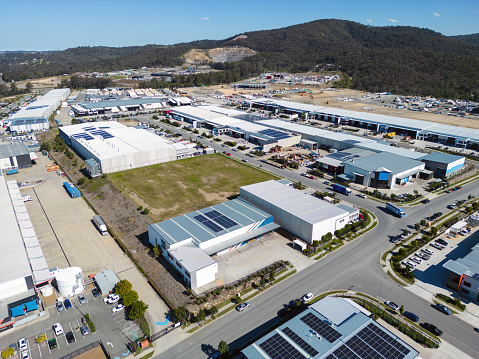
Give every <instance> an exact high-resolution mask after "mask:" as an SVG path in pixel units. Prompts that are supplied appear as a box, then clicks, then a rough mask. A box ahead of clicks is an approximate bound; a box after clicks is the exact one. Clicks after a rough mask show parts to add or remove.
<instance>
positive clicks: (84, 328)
mask: <svg viewBox="0 0 479 359" xmlns="http://www.w3.org/2000/svg"><path fill="white" fill-rule="evenodd" d="M80 332H81V334H82V335H83V336H85V335H87V334H88V333H90V331H89V330H88V327H87V326H86V325H82V326H81V327H80Z"/></svg>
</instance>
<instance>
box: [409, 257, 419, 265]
mask: <svg viewBox="0 0 479 359" xmlns="http://www.w3.org/2000/svg"><path fill="white" fill-rule="evenodd" d="M410 259H411V260H412V261H413V262H414V263H417V264H421V263H422V260H421V259H419V258H416V257H411V258H410Z"/></svg>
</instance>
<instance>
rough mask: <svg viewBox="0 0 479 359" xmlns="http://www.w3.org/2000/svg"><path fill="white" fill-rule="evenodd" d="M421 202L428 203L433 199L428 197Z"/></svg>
mask: <svg viewBox="0 0 479 359" xmlns="http://www.w3.org/2000/svg"><path fill="white" fill-rule="evenodd" d="M421 202H422V203H424V204H427V203H429V202H431V200H430V199H429V198H426V199H423V200H422V201H421Z"/></svg>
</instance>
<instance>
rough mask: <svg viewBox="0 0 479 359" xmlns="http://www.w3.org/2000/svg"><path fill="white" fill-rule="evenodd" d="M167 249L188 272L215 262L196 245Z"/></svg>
mask: <svg viewBox="0 0 479 359" xmlns="http://www.w3.org/2000/svg"><path fill="white" fill-rule="evenodd" d="M168 251H169V252H170V253H171V255H172V256H173V257H175V259H176V260H177V261H178V262H179V263H180V264H181V265H182V266H183V267H185V269H186V270H187V271H188V272H189V273H193V272H196V271H197V270H200V269H203V268H205V267H208V266H210V265H212V264H215V263H216V262H215V261H214V260H213V259H212V258H211V257H210V256H209V255H208V254H206V253H205V252H204V251H203V250H202V249H200V248H198V247H196V246H195V247H187V246H180V247H176V248H172V249H169V250H168Z"/></svg>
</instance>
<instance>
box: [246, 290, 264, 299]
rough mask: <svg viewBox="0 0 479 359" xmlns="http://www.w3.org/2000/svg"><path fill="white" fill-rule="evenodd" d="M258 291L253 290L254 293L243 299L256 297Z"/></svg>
mask: <svg viewBox="0 0 479 359" xmlns="http://www.w3.org/2000/svg"><path fill="white" fill-rule="evenodd" d="M259 293H261V292H254V293H253V294H251V295H250V296H249V297H246V298H245V299H244V300H245V301H248V300H250V299H251V298H254V297H256V296H257V295H258V294H259Z"/></svg>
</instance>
